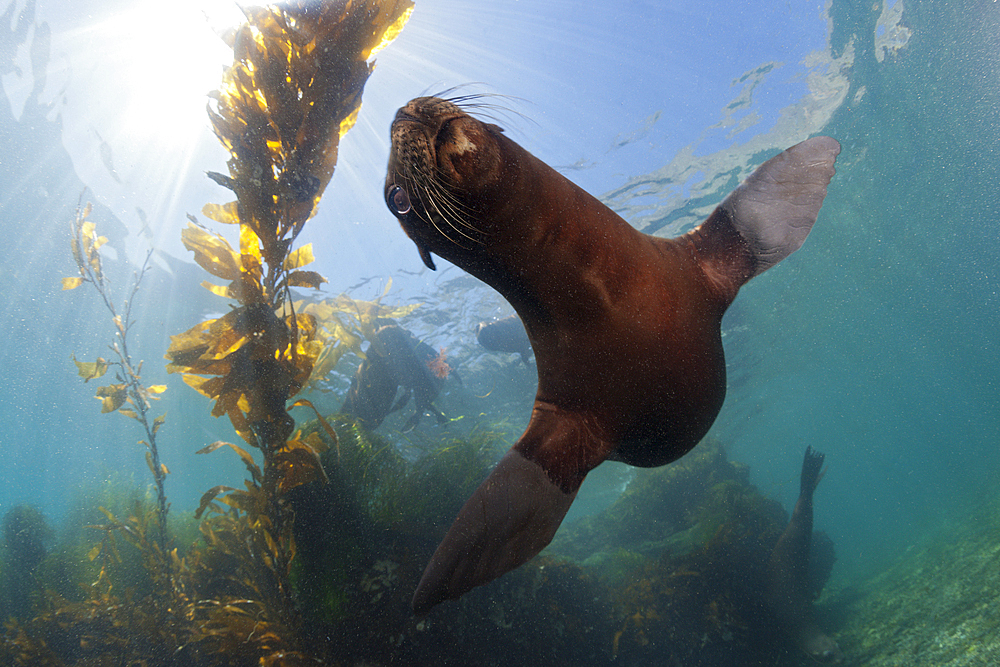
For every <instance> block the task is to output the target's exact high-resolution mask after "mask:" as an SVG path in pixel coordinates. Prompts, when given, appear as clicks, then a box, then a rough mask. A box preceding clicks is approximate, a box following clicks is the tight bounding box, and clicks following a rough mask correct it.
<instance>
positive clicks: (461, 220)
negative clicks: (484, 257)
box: [406, 165, 483, 248]
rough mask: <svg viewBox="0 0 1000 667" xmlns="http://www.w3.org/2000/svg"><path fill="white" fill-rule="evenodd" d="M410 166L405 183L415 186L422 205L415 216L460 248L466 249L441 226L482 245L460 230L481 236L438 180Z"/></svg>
mask: <svg viewBox="0 0 1000 667" xmlns="http://www.w3.org/2000/svg"><path fill="white" fill-rule="evenodd" d="M411 166H412V165H407V168H406V181H407V182H408V183H412V184H413V185H414V186H415V188H416V190H417V194H418V195H419V197H420V201H421V203H422V204H423V207H422V211H421V209H418V210H417V215H419V216H420V217H422V218H424V220H426V221H427V222H429V223H430V224H431V225H433V226H434V229H436V230H437V231H438V233H440V234H441V235H442V236H444V237H445V238H446V239H448V241H450V242H451V243H454V244H455V245H457V246H459V247H461V248H466V246H465V245H463V244H462V243H459V242H458V241H456V240H455V239H453V238H452V237H451V236H449V235H448V234H447V233H446V232H445V231H444V229H442V225H443V226H445V227H449V228H451V229H452V230H454V231H455V232H457V233H458V234H459V235H461V236H463V237H465V238H467V239H469V240H470V241H472V242H473V243H479V244H482V243H483V242H482V241H481V240H480V239H477V238H476V237H474V236H471V235H470V234H469V233H468V232H466V231H464V230H463V229H462V227H466V228H467V229H469V230H470V231H472V232H474V233H476V234H479V235H480V236H482V235H483V232H482V230H480V229H478V228H477V227H476V226H475V225H473V224H472V223H470V222H468V219H467V215H466V214H463V211H462V208H463V207H462V206H461V205H460V204H459V203H458V202H457V200H455V198H454V196H453V195H452V194H451V193H450V192H448V191H447V190H446V189H445V188H444V187H443V186H442V185H441V183H440V180H439V179H437V178H434V177H432V176H429V175H427V174H426V173H424V172H421V171H415V170H413V169H412V168H411ZM421 213H422V214H421Z"/></svg>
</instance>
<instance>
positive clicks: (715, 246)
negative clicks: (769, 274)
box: [697, 137, 840, 294]
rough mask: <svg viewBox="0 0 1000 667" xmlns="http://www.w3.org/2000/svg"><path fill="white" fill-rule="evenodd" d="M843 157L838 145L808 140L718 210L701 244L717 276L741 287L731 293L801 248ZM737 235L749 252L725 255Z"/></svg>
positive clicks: (832, 141)
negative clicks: (733, 234)
mask: <svg viewBox="0 0 1000 667" xmlns="http://www.w3.org/2000/svg"><path fill="white" fill-rule="evenodd" d="M839 154H840V144H839V143H838V142H837V140H836V139H832V138H831V137H813V138H812V139H807V140H806V141H803V142H802V143H800V144H796V145H795V146H792V147H791V148H789V149H788V150H786V151H784V152H783V153H780V154H778V155H776V156H775V157H773V158H771V159H770V160H768V161H767V162H765V163H764V164H762V165H761V166H760V167H758V168H757V170H756V171H754V172H753V173H752V174H750V176H749V177H748V178H747V179H746V180H745V181H744V182H743V183H742V184H740V186H739V187H738V188H736V189H735V190H733V191H732V192H731V193H730V194H729V196H728V197H726V198H725V200H723V202H722V203H721V204H719V207H718V208H717V209H715V211H714V212H713V213H712V215H711V216H709V218H708V220H706V221H705V223H704V224H703V225H702V226H701V227H700V228H699V229H700V232H701V236H702V238H701V239H700V240H699V241H698V242H697V243H698V244H699V245H701V246H702V247H703V248H705V250H707V252H708V255H709V256H708V257H707V258H706V259H707V260H708V261H709V263H710V264H713V265H714V266H713V268H714V269H715V270H716V271H717V275H720V274H721V275H726V276H728V279H729V280H730V281H732V282H735V283H736V284H734V285H727V287H730V288H735V289H739V287H740V285H742V284H743V283H744V282H746V281H747V280H749V279H750V278H752V277H753V276H756V275H760V274H761V273H763V272H764V271H766V270H768V269H769V268H771V267H772V266H774V265H775V264H777V263H778V262H780V261H781V260H783V259H784V258H785V257H788V256H789V255H791V254H792V253H793V252H795V251H796V250H798V249H799V247H801V246H802V243H803V242H804V241H805V240H806V236H808V235H809V231H810V230H811V229H812V226H813V224H814V223H815V222H816V217H817V216H818V215H819V210H820V207H821V206H822V205H823V199H824V198H825V197H826V188H827V186H828V185H829V184H830V179H831V178H833V175H834V173H835V170H834V168H833V165H834V162H835V161H836V159H837V156H838V155H839ZM733 231H735V232H736V233H738V235H739V236H740V237H741V238H742V240H743V242H744V243H745V246H744V248H745V249H744V250H743V252H742V253H734V252H732V251H731V250H725V251H720V247H721V248H725V247H727V246H729V243H728V241H729V239H728V238H727V237H728V236H729V235H731V234H732V232H733ZM730 247H731V246H730ZM734 265H735V266H734ZM734 294H735V292H734Z"/></svg>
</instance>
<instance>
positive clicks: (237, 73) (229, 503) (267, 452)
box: [166, 0, 413, 664]
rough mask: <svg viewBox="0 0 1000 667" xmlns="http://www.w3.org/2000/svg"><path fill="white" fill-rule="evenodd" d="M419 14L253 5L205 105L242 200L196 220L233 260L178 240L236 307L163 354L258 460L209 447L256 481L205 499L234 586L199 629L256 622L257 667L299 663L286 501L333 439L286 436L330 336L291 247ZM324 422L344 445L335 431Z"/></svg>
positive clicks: (210, 208) (301, 260)
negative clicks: (376, 72)
mask: <svg viewBox="0 0 1000 667" xmlns="http://www.w3.org/2000/svg"><path fill="white" fill-rule="evenodd" d="M412 6H413V4H412V2H410V0H388V1H384V2H380V1H378V0H367V1H363V2H351V3H342V2H319V3H316V2H313V3H289V4H286V5H281V6H278V5H272V6H267V7H250V8H244V10H243V11H244V13H245V15H246V17H247V22H246V23H245V24H244V25H242V26H240V27H239V28H238V29H237V30H236V31H235V34H234V35H233V37H232V44H231V46H232V47H233V52H234V61H233V65H232V66H231V67H230V68H229V69H228V70H227V72H226V74H225V75H224V77H223V81H222V85H221V86H220V88H219V90H217V91H215V92H214V93H213V95H212V97H213V99H214V102H215V104H214V108H212V107H210V109H209V116H210V119H211V122H212V125H213V128H214V130H215V134H216V136H217V137H218V139H219V141H220V142H221V143H222V144H223V146H225V147H226V149H227V150H228V151H229V154H230V158H229V161H228V163H227V164H228V167H229V174H228V175H224V174H220V173H215V172H212V173H209V177H210V178H212V180H214V181H215V182H216V183H218V184H220V185H222V186H223V187H225V188H227V189H229V190H231V191H232V192H233V194H234V195H235V196H236V200H235V201H232V202H229V203H227V204H224V205H216V204H209V205H206V206H205V207H204V208H203V211H202V212H203V213H204V214H205V215H206V216H207V217H209V218H211V219H212V220H215V221H216V222H220V223H223V224H233V225H237V226H238V228H239V250H238V251H237V250H235V249H234V248H233V247H232V246H231V245H230V244H229V242H228V241H227V240H226V239H225V238H224V237H223V236H221V235H219V234H213V233H211V232H209V231H208V230H207V229H205V228H204V227H202V226H200V225H199V224H191V225H188V227H187V228H186V229H185V230H184V231H183V233H182V240H183V242H184V244H185V246H186V247H187V248H188V249H189V250H191V251H192V252H193V253H194V256H195V261H196V262H197V263H198V264H199V265H200V266H201V267H202V268H204V269H205V270H206V271H208V272H209V273H210V274H212V275H213V276H215V277H216V278H219V279H222V280H223V281H226V282H227V283H228V284H225V285H216V284H211V283H207V282H206V283H203V285H204V286H205V287H206V288H207V289H209V290H210V291H211V292H212V293H214V294H217V295H219V296H222V297H225V298H229V299H233V300H235V301H236V305H234V306H233V307H232V309H231V310H230V311H229V313H227V314H226V315H224V316H222V317H220V318H217V319H211V320H207V321H205V322H202V323H200V324H198V325H196V326H194V327H192V328H191V329H189V330H188V331H186V332H184V333H182V334H179V335H176V336H173V337H172V340H171V345H170V347H169V349H168V350H167V354H166V357H167V359H169V360H170V364H169V365H168V367H167V368H168V370H169V371H170V372H179V373H183V378H184V381H185V382H186V383H187V384H189V385H190V386H192V387H193V388H195V389H196V390H197V391H199V392H200V393H202V394H203V395H205V396H207V397H209V398H211V399H213V400H214V401H215V404H214V407H213V409H212V414H213V415H215V416H217V417H219V416H222V415H227V416H228V417H229V419H230V421H231V423H232V425H233V428H234V429H235V430H236V432H237V433H238V434H239V436H240V437H241V438H242V439H243V440H244V442H245V443H246V444H247V445H249V446H250V447H251V448H252V449H255V450H257V451H258V452H259V453H260V455H261V457H262V460H263V462H262V465H260V466H258V465H257V463H256V462H255V461H254V458H253V456H252V455H251V454H250V453H249V452H248V451H246V450H245V449H243V447H241V446H238V445H236V444H233V443H227V442H221V441H220V442H216V443H213V444H211V445H208V446H207V447H205V448H203V449H202V450H200V452H201V453H208V452H211V451H215V450H216V449H219V448H223V447H228V448H229V449H231V450H232V451H234V452H236V453H237V454H238V455H239V456H240V458H241V459H242V461H243V462H244V464H245V465H246V468H247V472H248V473H249V479H247V480H246V481H245V489H236V488H233V487H229V486H225V485H219V486H216V487H214V488H212V489H210V490H209V491H208V492H206V493H205V494H204V496H203V497H202V500H201V504H200V506H199V509H198V512H197V515H199V516H201V515H202V514H203V513H204V512H205V511H206V510H210V516H209V517H208V519H206V521H205V522H204V523H203V524H202V533H203V536H204V539H205V540H206V542H207V544H208V545H209V547H210V551H209V554H210V555H211V556H212V557H213V558H218V559H219V560H220V561H221V562H225V563H227V567H229V568H230V569H228V570H227V569H223V570H222V572H228V573H230V574H231V576H230V574H227V575H223V577H222V578H223V579H228V580H229V583H236V584H238V585H236V586H235V587H227V586H225V585H222V586H221V587H220V588H219V589H218V591H217V594H218V598H217V600H216V602H214V603H210V604H209V603H206V604H209V606H210V607H212V606H213V605H214V607H213V608H212V609H210V610H209V612H210V613H209V620H210V621H211V623H212V624H215V625H216V626H218V631H212V632H207V633H205V631H204V628H205V627H208V626H205V625H202V626H201V627H202V628H203V630H202V632H203V637H202V638H203V639H206V640H207V639H214V640H218V642H217V644H216V648H217V649H219V650H221V647H223V646H227V645H228V643H229V642H242V643H247V640H246V637H247V636H248V635H247V632H246V630H247V629H248V628H247V627H245V623H246V622H249V623H250V629H251V630H253V628H257V630H256V631H252V632H251V633H250V634H251V635H252V636H253V637H254V640H253V642H250V643H251V644H253V645H254V646H256V647H257V648H258V649H259V651H260V654H261V656H269V657H261V658H260V660H261V664H277V663H278V662H280V661H282V660H284V658H283V657H279V656H287V657H288V658H289V659H292V660H294V659H297V658H296V657H295V656H298V655H300V652H299V651H298V650H297V648H296V647H295V644H296V642H295V640H294V636H295V631H296V629H297V628H298V626H299V617H298V611H297V609H296V606H295V603H294V599H293V591H292V588H291V583H290V580H289V573H290V571H291V567H292V562H293V559H294V557H295V552H296V546H295V540H294V533H293V531H292V528H293V522H294V514H293V512H292V511H291V508H290V506H289V505H288V503H287V502H286V498H285V494H286V493H287V492H288V491H290V490H291V489H294V488H295V487H297V486H299V485H301V484H304V483H307V482H310V481H316V480H325V479H326V475H325V473H324V471H323V467H322V464H321V463H320V458H319V455H320V454H321V453H322V452H323V451H324V450H325V449H326V445H325V444H324V443H323V440H322V439H321V438H320V437H319V435H318V434H316V433H310V434H308V435H305V436H303V435H301V432H298V433H294V434H293V432H294V431H295V421H294V419H293V418H292V417H291V416H290V415H289V413H288V409H289V408H290V407H294V406H300V405H301V406H306V407H310V408H313V406H312V403H311V402H309V401H308V400H306V399H302V398H300V399H298V400H297V401H295V402H294V403H293V404H292V405H289V404H288V402H289V401H290V400H292V399H293V398H294V397H295V396H296V395H297V394H298V393H299V392H300V391H301V390H302V389H303V388H304V387H305V386H306V385H307V384H308V383H309V381H310V378H311V377H312V376H313V372H314V370H315V369H316V367H317V365H318V362H320V361H321V355H322V354H323V352H324V350H325V349H329V348H330V345H329V342H330V341H329V340H328V339H329V338H330V337H331V334H330V333H329V331H328V330H326V329H324V328H323V327H322V326H321V325H320V319H319V318H317V316H316V315H315V314H313V312H309V311H310V310H313V311H315V310H316V308H317V307H316V306H314V307H312V308H309V307H307V306H306V305H305V304H303V302H302V301H298V302H296V301H295V300H294V299H293V296H292V291H291V290H292V288H301V287H304V288H312V289H318V288H319V287H320V285H321V284H322V283H324V282H326V279H325V278H324V277H323V276H321V275H320V274H319V273H317V272H315V271H307V270H303V268H302V267H304V266H307V265H308V264H310V263H311V262H313V261H314V256H313V251H312V246H311V244H309V245H305V246H302V247H300V248H298V249H294V250H293V244H294V242H295V240H296V238H297V237H298V235H299V233H300V232H301V231H302V229H303V227H304V225H305V223H306V222H307V221H308V220H309V219H310V218H311V217H312V216H313V215H314V213H315V211H316V207H317V206H318V204H319V201H320V197H321V196H322V194H323V191H324V189H325V188H326V185H327V183H328V182H329V180H330V178H331V176H332V175H333V170H334V166H335V165H336V161H337V149H338V145H339V141H340V138H341V137H342V136H343V135H344V134H345V133H346V132H347V131H348V130H349V129H350V128H351V127H352V126H353V125H354V123H355V121H356V119H357V115H358V111H359V109H360V105H361V93H362V90H363V88H364V84H365V82H366V80H367V78H368V76H369V75H370V74H371V72H372V69H373V65H372V63H371V62H370V58H371V56H372V55H373V54H374V53H375V52H376V51H378V50H379V49H380V48H382V47H383V46H384V45H385V44H387V43H388V42H390V41H392V39H394V38H395V36H396V35H397V34H398V33H399V31H400V30H401V29H402V27H403V25H404V24H405V22H406V20H407V18H408V17H409V14H410V11H411V10H412ZM192 220H193V219H192ZM193 222H194V221H193ZM333 335H334V336H336V332H334V334H333ZM349 346H350V344H348V347H349ZM334 347H337V346H336V345H334ZM327 356H328V357H329V356H330V355H329V353H328V354H327ZM324 361H326V362H327V363H329V360H328V359H327V360H324ZM313 409H314V410H315V408H313ZM316 414H317V417H318V418H319V419H320V423H321V424H322V425H323V428H324V430H325V431H326V433H327V434H328V435H329V437H330V438H331V440H333V441H334V442H336V434H335V432H334V431H333V429H332V427H330V425H329V424H328V423H327V422H326V421H325V420H323V419H322V418H321V417H319V413H318V412H317V413H316ZM220 503H221V505H220ZM222 506H226V507H228V509H224V508H223V507H222ZM205 562H207V560H206V561H205ZM217 564H221V563H217ZM233 567H235V569H231V568H233ZM215 571H216V570H215V569H214V568H209V570H208V571H206V574H207V577H208V579H213V578H214V579H216V580H217V579H218V578H219V577H218V576H217V575H213V574H212V572H215ZM236 579H239V581H238V582H237V581H236ZM234 598H239V599H241V602H239V603H235V602H232V601H231V600H232V599H234ZM223 600H229V601H228V602H223ZM205 609H206V607H205V606H204V605H202V611H204V610H205ZM226 628H228V630H225V629H226ZM265 628H266V629H265ZM230 631H231V632H230ZM227 632H230V634H227ZM289 647H290V648H289Z"/></svg>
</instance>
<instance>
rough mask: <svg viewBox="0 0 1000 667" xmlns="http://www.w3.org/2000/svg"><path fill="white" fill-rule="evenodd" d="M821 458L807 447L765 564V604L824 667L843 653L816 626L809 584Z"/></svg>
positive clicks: (802, 646) (794, 638) (807, 651)
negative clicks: (795, 493)
mask: <svg viewBox="0 0 1000 667" xmlns="http://www.w3.org/2000/svg"><path fill="white" fill-rule="evenodd" d="M823 459H824V456H823V454H821V453H820V452H816V451H813V449H812V448H811V447H806V454H805V457H804V459H803V461H802V478H801V480H800V482H799V499H798V500H797V501H796V503H795V509H794V510H793V511H792V518H791V520H790V521H789V522H788V527H787V528H785V532H783V533H782V534H781V537H780V538H778V543H777V544H776V545H775V547H774V550H773V551H772V552H771V558H770V559H769V560H768V563H767V571H766V581H765V583H764V601H765V604H766V605H767V607H768V608H769V609H770V610H771V612H772V613H773V614H774V616H775V618H776V619H777V621H778V623H779V624H780V625H781V626H782V627H783V628H785V629H786V630H787V632H788V634H789V636H790V637H791V638H792V640H793V641H794V642H795V643H796V644H797V645H798V646H799V647H800V648H801V649H802V650H803V651H805V652H806V654H807V655H809V657H811V658H813V659H814V660H816V661H817V662H820V663H823V664H833V663H837V662H840V661H841V660H842V659H843V654H841V652H840V647H839V646H838V645H837V642H835V641H834V640H833V639H831V638H830V637H829V636H828V635H827V634H826V633H824V632H823V631H822V630H820V629H819V626H818V625H817V624H816V619H815V618H814V615H813V608H812V591H811V590H810V583H809V553H810V550H811V548H812V534H813V492H814V491H815V490H816V485H817V484H819V480H820V479H821V478H822V477H823V475H822V473H821V469H822V468H823Z"/></svg>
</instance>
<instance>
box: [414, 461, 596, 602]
mask: <svg viewBox="0 0 1000 667" xmlns="http://www.w3.org/2000/svg"><path fill="white" fill-rule="evenodd" d="M574 498H576V491H572V492H570V493H567V492H565V491H563V490H562V489H561V488H560V487H559V485H557V484H555V483H554V482H553V481H552V480H551V479H550V478H549V476H548V475H547V474H546V472H545V470H543V469H542V467H541V466H540V465H538V464H537V463H535V462H533V461H530V460H528V459H527V458H525V457H524V455H523V454H521V453H520V452H519V451H517V449H511V450H510V451H508V452H507V454H505V455H504V457H503V458H502V459H500V463H498V464H497V467H496V468H494V470H493V472H492V473H491V474H490V476H489V477H487V478H486V480H485V481H484V482H483V483H482V484H480V485H479V488H478V489H476V491H475V493H473V494H472V496H471V497H470V498H469V499H468V500H467V501H466V502H465V505H464V506H463V507H462V510H461V511H460V512H459V513H458V518H456V519H455V523H453V524H452V526H451V528H450V529H449V530H448V534H447V535H445V538H444V540H442V541H441V544H440V545H438V548H437V551H435V552H434V556H433V557H431V561H430V563H429V564H428V565H427V569H426V570H424V575H423V577H421V579H420V584H419V585H418V586H417V590H416V592H415V593H414V594H413V612H414V613H415V614H416V615H418V616H423V615H424V614H426V613H427V612H428V611H430V609H431V607H433V606H434V605H436V604H438V603H439V602H444V601H445V600H450V599H453V598H457V597H459V596H460V595H462V594H464V593H466V592H468V591H469V590H471V589H472V588H474V587H476V586H479V585H482V584H485V583H487V582H489V581H492V580H493V579H496V578H497V577H499V576H500V575H502V574H504V573H506V572H509V571H510V570H513V569H514V568H516V567H517V566H519V565H521V564H522V563H525V562H526V561H528V560H530V559H531V558H532V557H533V556H535V555H536V554H537V553H538V552H539V551H541V550H542V549H543V548H545V546H546V545H547V544H548V543H549V542H550V541H551V540H552V536H553V535H554V534H555V532H556V529H557V528H559V524H560V523H562V520H563V517H564V516H566V512H567V511H568V510H569V507H570V505H571V504H572V503H573V499H574Z"/></svg>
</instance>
